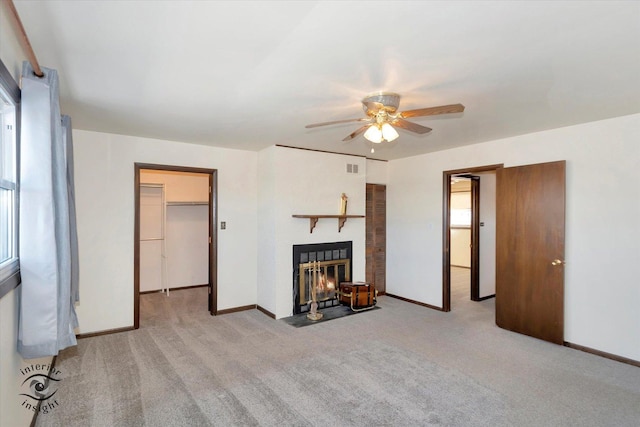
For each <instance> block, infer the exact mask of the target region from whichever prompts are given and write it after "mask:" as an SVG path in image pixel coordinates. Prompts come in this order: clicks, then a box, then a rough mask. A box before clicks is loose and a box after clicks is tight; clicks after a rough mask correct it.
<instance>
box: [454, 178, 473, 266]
mask: <svg viewBox="0 0 640 427" xmlns="http://www.w3.org/2000/svg"><path fill="white" fill-rule="evenodd" d="M451 209H471V192H470V191H464V192H459V193H451ZM470 245H471V228H452V229H451V260H450V264H451V265H453V266H456V267H467V268H471V246H470Z"/></svg>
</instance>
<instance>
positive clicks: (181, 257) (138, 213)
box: [134, 163, 217, 329]
mask: <svg viewBox="0 0 640 427" xmlns="http://www.w3.org/2000/svg"><path fill="white" fill-rule="evenodd" d="M143 177H144V179H143ZM134 181H135V183H134V185H135V188H134V194H135V196H134V199H135V221H134V223H135V225H134V328H135V329H138V328H139V327H140V293H141V291H145V290H148V289H155V288H158V289H162V290H163V291H165V292H167V294H168V292H169V289H170V288H172V287H174V286H176V287H177V288H180V287H182V288H187V287H193V286H189V284H190V283H191V282H194V281H195V282H198V285H196V286H202V285H204V286H206V287H207V288H208V292H207V295H208V297H207V307H208V310H209V311H210V313H211V315H215V314H217V232H216V224H217V171H216V170H215V169H203V168H192V167H182V166H172V165H155V164H144V163H136V164H135V180H134ZM165 190H166V191H165ZM160 203H161V206H159V205H160ZM143 218H144V220H145V221H142V219H143ZM172 218H173V219H174V221H171V219H172ZM167 221H168V222H170V223H171V226H167V225H166V223H167ZM149 224H151V225H149ZM172 235H173V236H177V237H179V238H176V239H173V240H170V239H169V238H168V237H170V236H172ZM196 240H197V241H200V240H201V241H202V242H201V245H199V246H198V247H200V249H201V250H200V252H199V253H197V252H194V254H195V255H194V254H190V253H189V251H190V250H191V248H192V247H193V246H194V242H195V241H196ZM167 241H170V242H171V243H172V245H171V246H170V247H166V246H165V244H166V242H167ZM142 245H145V246H144V248H143V247H142ZM156 246H157V247H156ZM172 254H173V256H171V255H172ZM156 255H157V256H156ZM167 255H169V259H172V262H173V264H169V265H172V267H173V268H167V264H168V263H169V261H167ZM198 259H200V260H201V261H202V263H200V265H199V266H196V264H195V263H197V260H198ZM154 263H155V266H157V267H158V268H157V269H154V268H153V266H154ZM149 267H151V268H149ZM150 271H151V273H150ZM180 271H182V274H183V275H184V274H185V272H186V274H188V275H189V277H187V278H186V279H185V280H181V283H182V285H179V286H178V285H176V284H175V283H176V279H175V277H176V274H178V275H179V274H181V273H180ZM192 273H193V274H192ZM172 277H173V278H172ZM150 279H151V282H153V280H154V279H156V283H157V284H160V285H157V284H156V285H155V287H154V285H153V284H150V281H149V280H150ZM195 282H194V283H195ZM200 282H204V283H200ZM185 283H186V285H185ZM141 286H142V287H144V289H141Z"/></svg>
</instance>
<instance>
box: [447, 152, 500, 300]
mask: <svg viewBox="0 0 640 427" xmlns="http://www.w3.org/2000/svg"><path fill="white" fill-rule="evenodd" d="M500 168H502V165H501V164H499V165H488V166H481V167H473V168H466V169H458V170H451V171H445V172H443V256H442V259H443V262H442V311H451V279H452V271H451V268H452V249H453V247H452V244H453V243H456V244H457V245H459V246H464V245H465V244H466V245H467V246H468V248H469V249H468V250H469V252H468V253H467V254H466V256H467V258H468V261H467V262H468V268H469V281H470V289H469V296H470V299H471V300H473V301H482V300H484V299H487V298H491V297H492V296H493V294H494V292H491V289H490V287H489V286H483V284H484V283H488V282H489V281H490V280H487V279H485V277H488V276H490V275H491V274H492V272H491V271H490V270H491V268H490V267H489V268H484V269H482V268H481V265H484V264H489V265H490V264H491V260H490V259H486V258H487V257H486V256H485V257H482V255H483V254H482V251H481V246H480V241H481V240H482V239H481V233H482V232H483V231H484V230H483V228H484V227H485V224H484V223H483V222H482V221H481V218H480V212H481V204H480V201H481V197H480V189H481V177H480V176H482V175H485V174H487V175H495V171H496V170H498V169H500ZM478 175H480V176H478ZM454 178H456V179H457V180H460V181H462V180H465V181H466V182H467V183H468V184H467V186H468V188H467V191H468V207H464V208H462V209H460V210H458V211H456V212H452V194H454V193H453V192H452V185H451V184H452V181H453V180H454ZM494 188H495V185H494ZM453 198H454V199H455V198H456V196H453ZM465 206H467V205H465ZM453 216H455V218H453ZM452 219H453V223H454V225H453V226H452ZM456 224H458V225H456ZM486 225H488V224H486ZM488 228H489V227H487V228H486V229H487V230H488ZM452 231H453V232H454V233H456V234H459V235H460V237H461V239H460V240H457V239H456V241H455V242H454V241H452ZM458 231H459V232H458ZM457 237H458V236H456V238H457ZM465 239H466V242H467V243H461V242H464V241H465ZM485 240H486V242H487V243H490V240H489V239H485ZM460 249H462V248H458V250H460ZM491 250H492V249H491V245H490V244H489V245H488V248H486V249H485V251H484V252H485V254H484V255H490V258H491V256H492V257H493V258H494V259H495V246H494V247H493V253H490V252H491ZM481 257H482V259H481ZM463 261H464V260H463ZM458 262H460V261H458ZM454 268H455V267H454ZM483 270H486V271H484V276H483V275H482V273H483ZM457 271H458V273H459V272H460V269H459V268H458V269H457ZM493 271H494V272H495V270H493ZM494 275H495V274H494ZM494 283H495V279H494Z"/></svg>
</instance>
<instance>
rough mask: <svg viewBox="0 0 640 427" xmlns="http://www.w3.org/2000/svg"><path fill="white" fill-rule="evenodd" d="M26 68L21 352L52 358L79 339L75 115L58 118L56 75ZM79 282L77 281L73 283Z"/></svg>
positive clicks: (28, 66)
mask: <svg viewBox="0 0 640 427" xmlns="http://www.w3.org/2000/svg"><path fill="white" fill-rule="evenodd" d="M42 70H43V72H44V74H45V75H44V77H42V78H40V77H37V76H36V75H35V74H34V72H33V69H32V68H31V65H30V64H29V63H28V62H25V63H24V64H23V68H22V110H21V113H22V117H21V118H22V121H21V152H20V226H19V233H20V234H19V240H20V248H19V259H20V271H21V275H22V286H21V294H20V321H19V325H18V351H19V352H20V354H21V355H22V356H23V357H24V358H26V359H30V358H36V357H44V356H53V355H56V354H58V351H59V350H62V349H63V348H66V347H69V346H71V345H75V344H76V338H75V333H74V329H75V328H76V327H77V326H78V321H77V317H76V313H75V307H74V302H76V301H77V300H78V263H77V236H76V225H75V203H74V197H73V194H74V193H73V151H72V148H71V144H72V141H71V121H70V119H69V118H68V117H67V118H62V117H61V116H60V104H59V86H58V74H57V72H56V71H55V70H52V69H48V68H43V69H42ZM74 282H75V283H74Z"/></svg>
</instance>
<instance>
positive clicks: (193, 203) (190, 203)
mask: <svg viewBox="0 0 640 427" xmlns="http://www.w3.org/2000/svg"><path fill="white" fill-rule="evenodd" d="M208 204H209V202H167V206H203V205H205V206H206V205H208Z"/></svg>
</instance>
